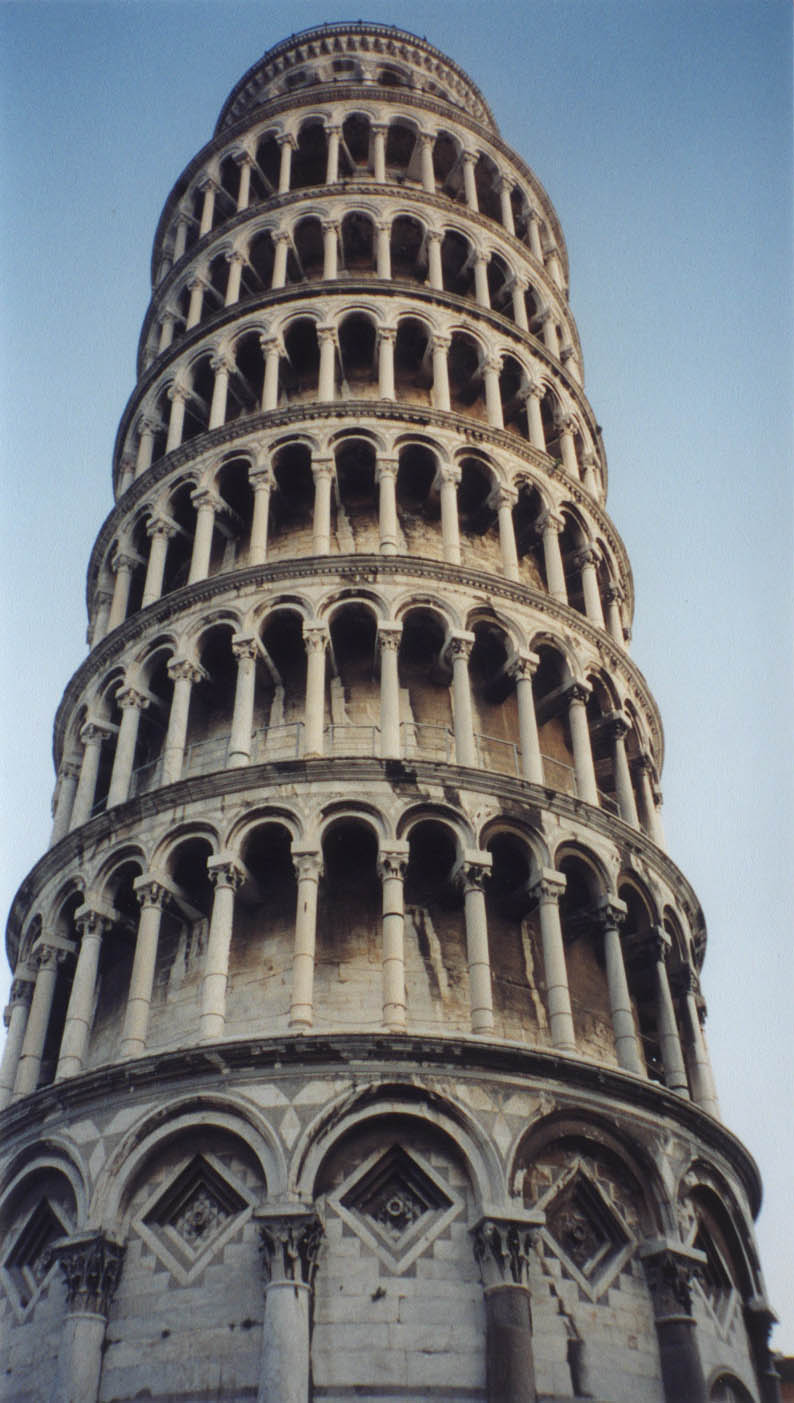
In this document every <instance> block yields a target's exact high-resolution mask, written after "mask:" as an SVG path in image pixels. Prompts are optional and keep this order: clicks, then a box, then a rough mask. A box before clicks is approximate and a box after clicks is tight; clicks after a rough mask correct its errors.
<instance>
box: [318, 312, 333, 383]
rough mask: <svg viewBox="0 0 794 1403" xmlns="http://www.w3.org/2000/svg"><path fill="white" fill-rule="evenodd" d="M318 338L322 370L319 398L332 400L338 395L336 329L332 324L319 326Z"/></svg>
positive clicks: (319, 379) (319, 377) (319, 381)
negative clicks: (336, 386)
mask: <svg viewBox="0 0 794 1403" xmlns="http://www.w3.org/2000/svg"><path fill="white" fill-rule="evenodd" d="M317 340H318V341H319V343H320V372H319V376H318V384H317V398H318V399H319V400H332V399H335V397H336V391H335V381H336V376H335V374H334V372H335V369H336V331H335V329H334V328H333V327H332V326H318V328H317Z"/></svg>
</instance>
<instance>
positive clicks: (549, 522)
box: [530, 391, 565, 536]
mask: <svg viewBox="0 0 794 1403" xmlns="http://www.w3.org/2000/svg"><path fill="white" fill-rule="evenodd" d="M530 393H534V391H531V392H530ZM538 526H539V528H540V530H541V531H553V532H554V533H555V535H557V536H559V535H561V533H562V532H563V531H564V530H565V522H564V521H563V519H562V517H561V516H558V515H557V513H556V512H553V511H545V512H541V514H540V516H539V517H538Z"/></svg>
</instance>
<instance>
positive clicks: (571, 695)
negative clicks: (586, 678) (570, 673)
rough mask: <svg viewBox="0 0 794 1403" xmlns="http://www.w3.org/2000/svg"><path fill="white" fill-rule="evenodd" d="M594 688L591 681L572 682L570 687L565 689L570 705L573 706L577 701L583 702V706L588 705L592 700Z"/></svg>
mask: <svg viewBox="0 0 794 1403" xmlns="http://www.w3.org/2000/svg"><path fill="white" fill-rule="evenodd" d="M592 690H593V689H592V687H591V686H590V683H589V682H572V683H571V685H570V687H568V688H567V689H566V691H565V697H566V700H567V702H568V705H569V706H572V705H574V704H575V703H581V705H582V706H586V705H587V702H588V701H589V700H590V695H591V693H592Z"/></svg>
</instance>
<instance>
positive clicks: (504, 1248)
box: [471, 1210, 546, 1291]
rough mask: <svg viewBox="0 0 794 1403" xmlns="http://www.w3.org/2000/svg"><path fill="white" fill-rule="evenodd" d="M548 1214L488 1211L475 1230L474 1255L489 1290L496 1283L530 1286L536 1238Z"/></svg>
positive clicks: (483, 1281) (473, 1230)
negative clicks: (530, 1267) (532, 1249)
mask: <svg viewBox="0 0 794 1403" xmlns="http://www.w3.org/2000/svg"><path fill="white" fill-rule="evenodd" d="M545 1217H546V1215H545V1213H541V1212H538V1211H535V1212H528V1211H526V1210H524V1211H523V1212H522V1211H520V1210H519V1211H515V1212H514V1213H511V1214H509V1215H507V1214H505V1215H502V1214H496V1213H487V1214H485V1215H484V1216H483V1217H482V1218H480V1220H479V1222H478V1223H475V1225H474V1227H473V1228H472V1229H471V1235H472V1238H473V1247H474V1256H475V1259H476V1262H477V1265H478V1267H479V1268H480V1276H481V1278H482V1284H483V1286H484V1287H485V1289H486V1291H487V1290H488V1288H489V1287H491V1288H493V1287H495V1286H524V1287H529V1261H530V1251H531V1248H532V1238H533V1235H534V1234H535V1233H536V1232H537V1230H538V1228H540V1227H542V1225H543V1223H544V1221H545Z"/></svg>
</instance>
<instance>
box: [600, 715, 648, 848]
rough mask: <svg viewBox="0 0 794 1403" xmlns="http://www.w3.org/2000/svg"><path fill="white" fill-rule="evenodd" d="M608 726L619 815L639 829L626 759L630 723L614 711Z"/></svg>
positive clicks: (608, 718) (608, 719)
mask: <svg viewBox="0 0 794 1403" xmlns="http://www.w3.org/2000/svg"><path fill="white" fill-rule="evenodd" d="M607 726H608V729H609V736H610V739H611V741H612V763H613V765H614V769H615V793H616V794H617V800H618V813H619V814H620V817H621V818H622V819H623V822H624V823H630V824H631V826H632V828H639V826H640V822H639V819H638V817H637V805H636V804H635V802H634V789H633V786H632V783H631V773H630V771H629V762H628V759H627V758H626V736H627V734H628V731H629V723H628V721H627V720H626V718H625V716H623V714H622V713H621V712H619V711H613V713H612V715H611V716H609V717H607Z"/></svg>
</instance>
